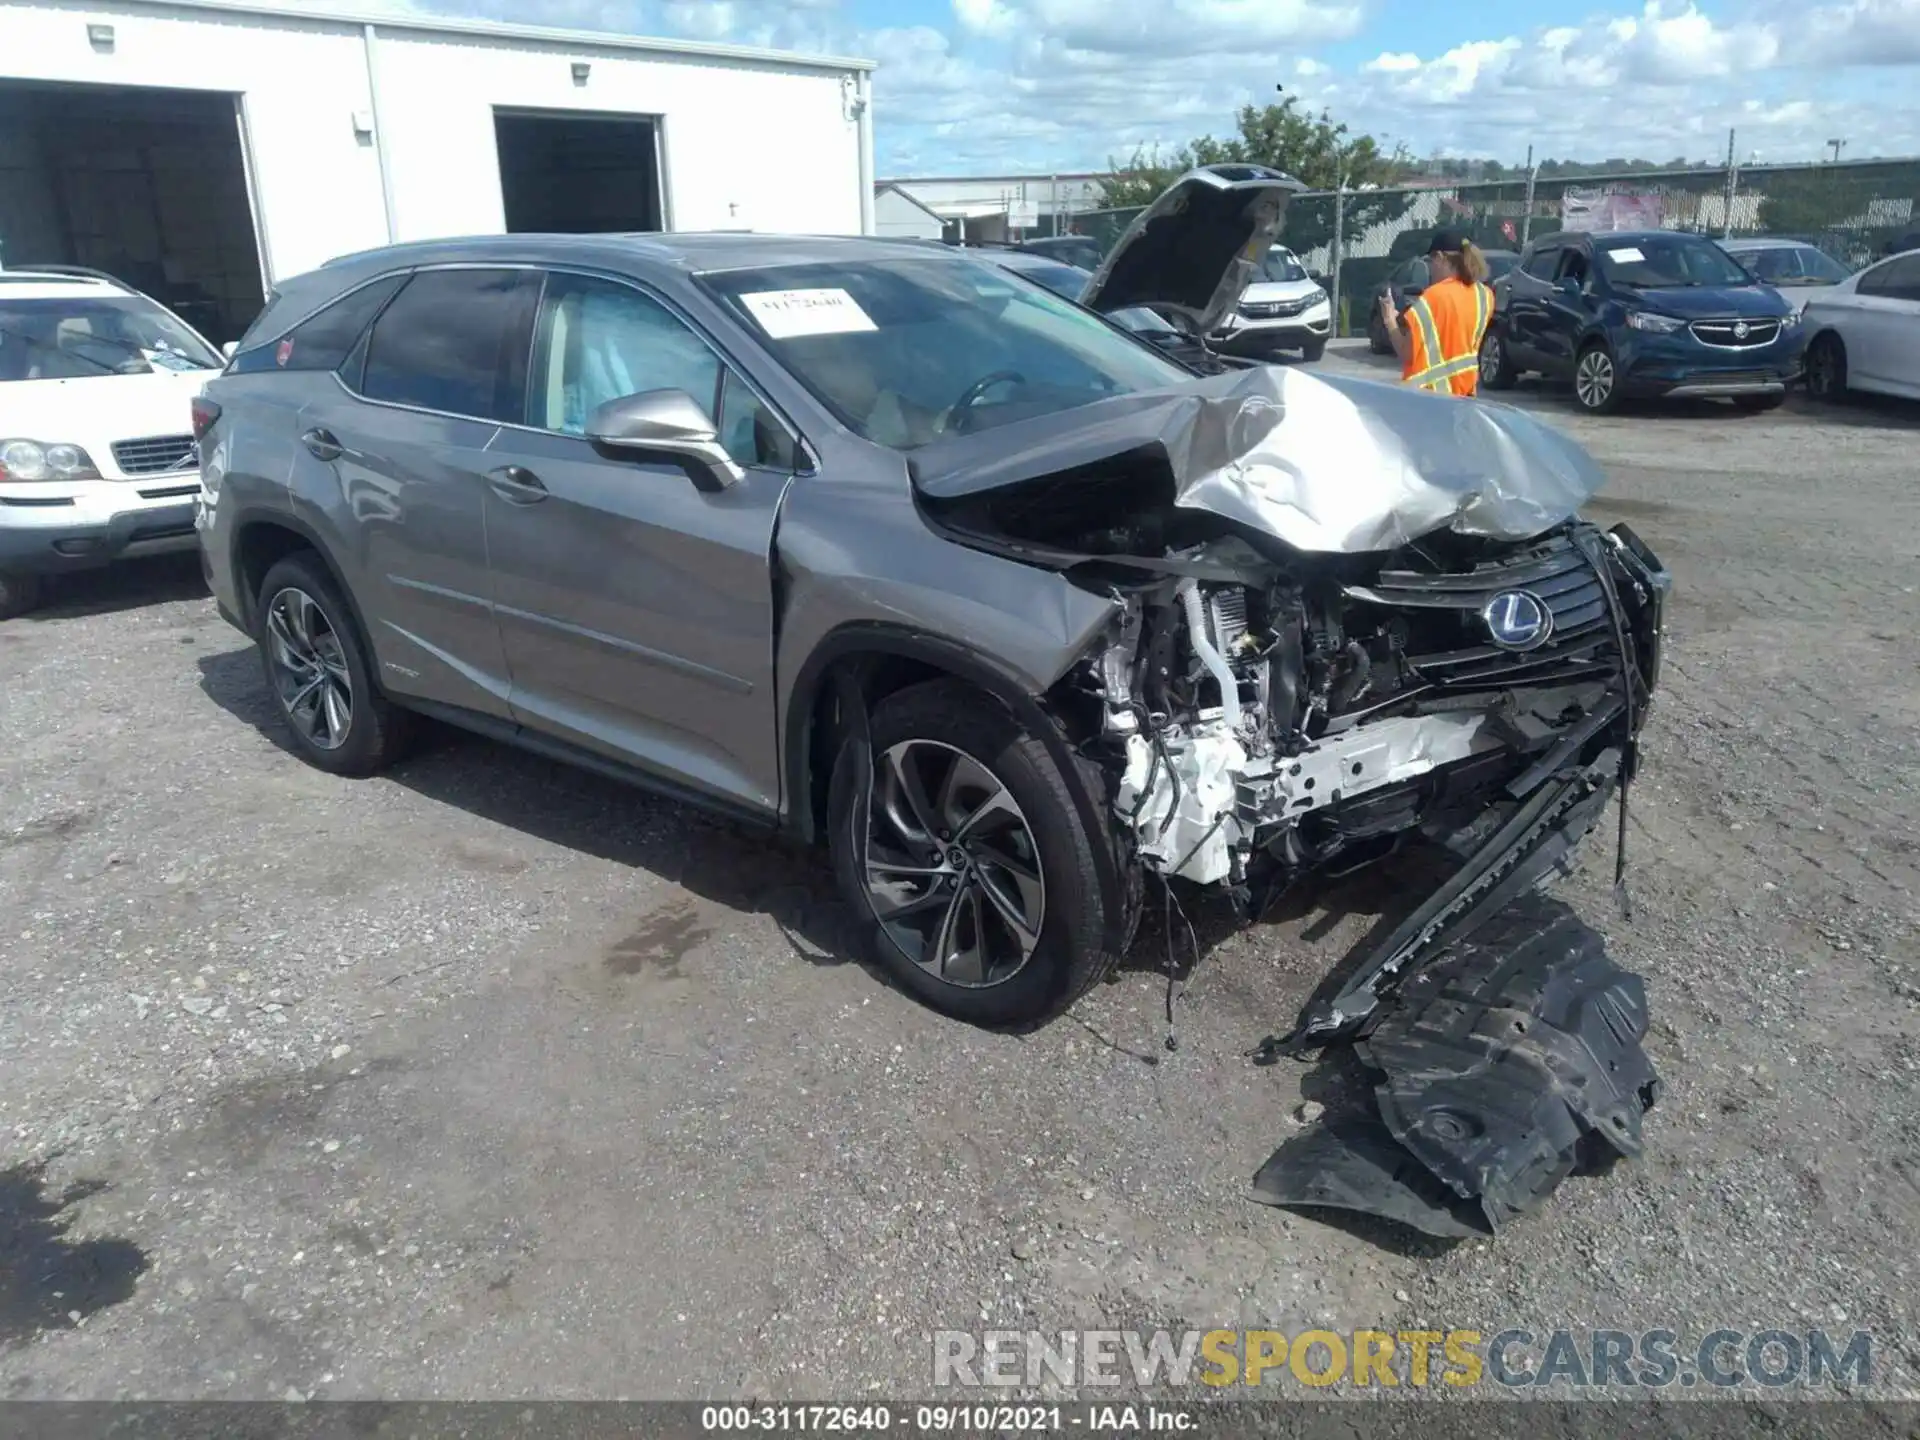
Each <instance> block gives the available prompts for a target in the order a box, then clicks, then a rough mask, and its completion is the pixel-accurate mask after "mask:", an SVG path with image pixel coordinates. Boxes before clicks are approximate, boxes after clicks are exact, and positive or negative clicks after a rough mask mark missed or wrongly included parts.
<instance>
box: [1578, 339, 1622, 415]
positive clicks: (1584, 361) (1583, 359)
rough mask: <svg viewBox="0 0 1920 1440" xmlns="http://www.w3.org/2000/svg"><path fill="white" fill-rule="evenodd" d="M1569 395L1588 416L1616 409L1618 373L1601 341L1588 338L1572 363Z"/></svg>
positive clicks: (1611, 357) (1617, 404)
mask: <svg viewBox="0 0 1920 1440" xmlns="http://www.w3.org/2000/svg"><path fill="white" fill-rule="evenodd" d="M1573 398H1574V401H1575V402H1576V403H1577V404H1578V405H1579V406H1580V408H1581V409H1582V410H1585V411H1586V412H1587V413H1588V414H1589V415H1611V414H1612V413H1613V412H1614V411H1615V410H1617V409H1619V408H1620V374H1619V371H1618V370H1617V369H1616V368H1615V366H1614V363H1613V352H1612V351H1610V350H1608V349H1607V347H1606V344H1605V343H1604V342H1603V341H1599V340H1590V341H1588V342H1587V345H1586V348H1585V349H1583V350H1582V351H1581V352H1580V356H1579V358H1578V359H1577V360H1575V361H1574V362H1573Z"/></svg>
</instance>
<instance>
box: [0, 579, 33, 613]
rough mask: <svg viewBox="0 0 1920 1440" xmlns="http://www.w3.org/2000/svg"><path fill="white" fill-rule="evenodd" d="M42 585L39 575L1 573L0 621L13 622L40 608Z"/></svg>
mask: <svg viewBox="0 0 1920 1440" xmlns="http://www.w3.org/2000/svg"><path fill="white" fill-rule="evenodd" d="M41 590H42V585H41V580H40V577H39V576H38V575H14V574H8V573H6V572H4V571H0V620H11V619H13V618H15V617H16V616H19V615H25V614H26V613H27V612H28V611H30V610H35V609H38V608H39V605H40V595H41Z"/></svg>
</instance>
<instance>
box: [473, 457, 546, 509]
mask: <svg viewBox="0 0 1920 1440" xmlns="http://www.w3.org/2000/svg"><path fill="white" fill-rule="evenodd" d="M487 483H488V484H489V485H491V486H493V493H494V494H496V495H498V496H499V497H500V498H501V499H502V500H505V501H507V502H509V503H510V504H514V505H537V504H538V503H539V502H540V501H542V500H544V499H546V498H547V487H546V486H545V485H543V484H542V483H541V482H540V477H539V476H538V475H536V474H534V473H533V472H532V471H531V470H529V469H527V468H526V466H524V465H507V466H503V467H502V468H501V469H498V470H495V471H492V472H491V473H490V474H488V476H487Z"/></svg>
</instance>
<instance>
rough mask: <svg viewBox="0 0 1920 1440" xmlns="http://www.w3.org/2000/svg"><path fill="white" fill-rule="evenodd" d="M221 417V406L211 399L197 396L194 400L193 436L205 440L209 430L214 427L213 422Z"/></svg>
mask: <svg viewBox="0 0 1920 1440" xmlns="http://www.w3.org/2000/svg"><path fill="white" fill-rule="evenodd" d="M219 418H220V407H219V406H218V405H216V404H214V403H213V401H211V400H206V399H201V398H196V399H195V400H194V402H193V438H194V439H195V440H196V441H200V440H205V439H206V438H207V432H208V431H209V430H211V429H213V422H214V421H216V420H218V419H219Z"/></svg>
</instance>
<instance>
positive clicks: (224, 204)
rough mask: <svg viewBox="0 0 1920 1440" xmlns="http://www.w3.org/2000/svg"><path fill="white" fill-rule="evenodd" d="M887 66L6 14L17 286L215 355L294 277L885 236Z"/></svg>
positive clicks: (276, 20) (309, 18)
mask: <svg viewBox="0 0 1920 1440" xmlns="http://www.w3.org/2000/svg"><path fill="white" fill-rule="evenodd" d="M872 68H873V67H872V65H871V63H870V62H868V61H865V60H856V59H842V58H835V57H824V56H819V57H817V56H801V55H792V54H787V53H784V52H773V51H759V50H748V49H741V48H737V47H731V46H721V45H701V44H693V43H683V42H679V41H670V40H655V39H643V38H638V37H630V36H623V35H616V34H610V33H600V32H591V33H588V32H576V31H564V30H550V29H535V28H528V27H522V26H509V25H499V24H493V23H488V22H481V21H460V20H442V19H438V18H435V17H428V16H424V15H416V14H409V13H400V14H396V13H385V14H368V15H356V14H350V13H344V12H342V13H335V12H331V11H328V12H324V13H323V12H321V11H319V10H315V9H309V8H294V7H292V6H288V5H275V4H273V3H271V0H265V3H259V4H249V3H244V0H107V3H101V4H89V3H84V0H0V266H10V267H14V268H19V267H23V266H28V265H34V264H66V265H80V266H86V267H89V268H93V269H98V270H105V271H108V272H111V273H113V274H115V275H117V276H119V277H120V278H122V279H125V280H127V281H128V282H129V283H131V284H134V285H136V286H137V287H138V288H140V289H143V290H147V291H148V292H149V293H151V294H154V295H155V296H156V297H158V298H160V299H162V300H164V301H166V302H167V303H168V304H170V305H173V306H174V307H175V308H176V309H177V310H179V311H180V313H181V314H182V315H183V316H185V317H186V318H187V319H189V320H190V321H192V322H194V323H195V324H197V325H198V326H200V327H201V328H202V329H203V330H204V331H205V332H206V333H207V334H208V335H209V338H211V339H213V340H214V341H215V342H216V343H219V342H220V341H223V340H227V339H231V338H234V337H235V336H236V335H237V334H238V333H239V331H240V329H241V328H243V327H244V326H245V325H246V323H247V322H248V321H249V320H251V319H252V317H253V315H254V314H255V313H257V312H258V310H259V308H260V306H261V303H262V300H263V297H264V294H265V291H266V290H267V289H268V288H270V287H271V286H272V285H273V283H274V281H275V278H276V277H280V276H287V275H293V274H297V273H299V272H301V271H303V270H310V269H312V268H313V267H314V266H316V265H319V264H321V263H322V262H324V261H326V260H328V259H331V258H332V257H334V256H336V255H341V254H345V253H347V252H349V251H354V250H363V249H367V248H370V247H373V246H378V245H384V244H387V243H389V242H393V241H408V240H425V239H433V238H437V237H441V236H450V235H472V234H499V233H502V232H515V231H543V230H560V231H632V230H782V231H802V232H812V233H817V234H869V233H872V231H873V229H874V219H873V215H874V210H873V205H874V185H873V115H872V108H871V103H870V100H871V73H872Z"/></svg>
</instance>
